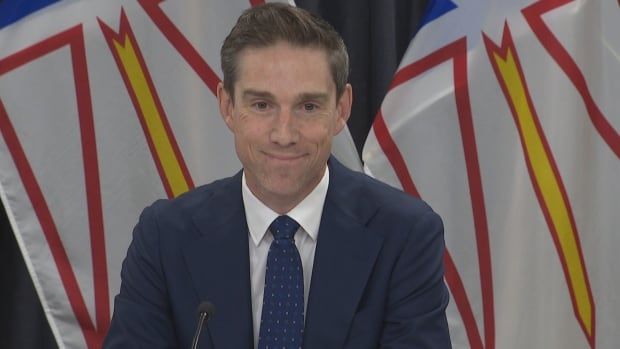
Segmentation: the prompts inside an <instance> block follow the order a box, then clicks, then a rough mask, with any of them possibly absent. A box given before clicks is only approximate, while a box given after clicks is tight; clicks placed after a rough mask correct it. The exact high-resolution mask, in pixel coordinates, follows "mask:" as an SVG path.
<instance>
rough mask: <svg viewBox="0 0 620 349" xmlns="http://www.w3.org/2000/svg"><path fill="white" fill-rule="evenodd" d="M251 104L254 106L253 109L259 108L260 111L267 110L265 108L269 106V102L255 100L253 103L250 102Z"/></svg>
mask: <svg viewBox="0 0 620 349" xmlns="http://www.w3.org/2000/svg"><path fill="white" fill-rule="evenodd" d="M252 106H253V107H254V109H256V110H260V111H263V110H267V108H269V104H267V102H263V101H260V102H255V103H254V104H252Z"/></svg>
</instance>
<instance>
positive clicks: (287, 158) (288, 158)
mask: <svg viewBox="0 0 620 349" xmlns="http://www.w3.org/2000/svg"><path fill="white" fill-rule="evenodd" d="M263 154H264V155H265V156H267V157H268V158H270V159H273V160H277V161H283V162H293V161H296V160H300V159H301V158H303V157H304V156H306V154H301V155H296V154H274V153H267V152H263Z"/></svg>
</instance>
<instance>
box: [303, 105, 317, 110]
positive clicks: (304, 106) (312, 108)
mask: <svg viewBox="0 0 620 349" xmlns="http://www.w3.org/2000/svg"><path fill="white" fill-rule="evenodd" d="M303 108H304V111H315V110H317V109H318V108H319V107H318V106H317V105H316V104H314V103H304V105H303Z"/></svg>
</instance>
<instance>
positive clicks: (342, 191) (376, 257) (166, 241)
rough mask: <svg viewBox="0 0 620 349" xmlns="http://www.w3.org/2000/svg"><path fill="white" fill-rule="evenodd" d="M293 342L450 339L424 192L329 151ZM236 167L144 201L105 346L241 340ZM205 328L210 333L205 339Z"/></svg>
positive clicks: (415, 343)
mask: <svg viewBox="0 0 620 349" xmlns="http://www.w3.org/2000/svg"><path fill="white" fill-rule="evenodd" d="M329 168H330V172H329V173H330V182H329V189H328V191H327V197H326V200H325V205H324V210H323V215H322V218H321V225H320V228H319V235H318V241H317V247H316V252H315V257H314V268H313V272H312V281H311V283H310V295H309V296H308V305H307V311H306V320H305V332H304V340H303V343H304V345H303V347H304V348H305V349H315V348H316V349H329V348H352V349H363V348H378V347H381V348H450V338H449V334H448V326H447V321H446V316H445V308H446V306H447V304H448V298H449V296H448V291H447V288H446V286H445V284H444V281H443V251H444V240H443V226H442V222H441V219H440V218H439V216H438V215H437V214H435V213H434V212H433V211H432V210H431V208H430V207H429V206H428V205H426V204H425V203H424V202H422V201H420V200H418V199H415V198H413V197H411V196H409V195H407V194H404V193H402V192H400V191H398V190H396V189H394V188H392V187H389V186H388V185H385V184H383V183H380V182H378V181H376V180H374V179H372V178H370V177H368V176H366V175H364V174H361V173H357V172H353V171H351V170H349V169H346V168H345V167H344V166H343V165H341V164H340V163H338V162H337V161H336V160H335V159H334V158H333V157H332V158H331V159H330V160H329ZM248 236H249V234H248V227H247V224H246V219H245V212H244V207H243V200H242V197H241V172H239V173H237V174H236V175H235V176H233V177H230V178H226V179H222V180H219V181H216V182H213V183H211V184H208V185H205V186H202V187H199V188H197V189H195V190H192V191H190V192H188V193H186V194H184V195H181V196H180V197H178V198H176V199H174V200H161V201H157V202H155V203H154V204H153V205H151V206H150V207H148V208H146V209H145V210H144V212H143V213H142V215H141V217H140V221H139V223H138V224H137V226H136V228H135V230H134V235H133V241H132V243H131V245H130V247H129V250H128V252H127V257H126V259H125V261H124V262H123V268H122V272H121V277H122V284H121V290H120V293H119V295H118V296H116V298H115V303H114V315H113V318H112V322H111V325H110V329H109V332H108V336H107V338H106V340H105V343H104V347H105V348H189V347H190V344H191V341H192V337H193V334H194V330H195V328H196V319H197V316H196V315H197V314H196V308H197V306H198V305H199V304H200V302H201V301H204V300H208V301H210V302H212V303H213V304H214V305H215V307H216V309H217V311H216V314H215V315H214V316H213V318H212V319H211V320H209V322H208V328H209V332H206V331H203V335H202V338H201V340H200V346H201V348H210V340H212V341H213V343H214V346H215V348H218V349H223V348H233V349H237V348H240V349H251V348H253V342H254V341H253V331H252V306H251V290H250V262H249V251H248ZM209 336H211V338H208V337H209Z"/></svg>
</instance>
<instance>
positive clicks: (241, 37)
mask: <svg viewBox="0 0 620 349" xmlns="http://www.w3.org/2000/svg"><path fill="white" fill-rule="evenodd" d="M279 41H284V42H287V43H289V44H291V45H295V46H301V47H316V48H319V49H322V50H325V51H326V53H327V57H328V62H329V66H330V70H331V74H332V78H333V80H334V82H335V84H336V96H337V97H338V98H340V96H341V95H342V92H343V91H344V87H345V85H346V83H347V79H348V77H349V55H348V54H347V48H346V46H345V45H344V42H343V41H342V38H341V37H340V35H339V34H338V32H336V30H335V29H334V28H333V27H332V26H331V25H330V24H329V23H327V22H326V21H325V20H323V19H321V18H320V17H318V16H316V15H314V14H312V13H310V12H308V11H306V10H303V9H301V8H298V7H294V6H291V5H288V4H284V3H268V4H264V5H260V6H257V7H252V8H249V9H247V10H245V11H244V12H243V14H241V16H240V17H239V19H238V20H237V23H236V24H235V26H234V27H233V28H232V30H231V31H230V33H229V34H228V36H227V37H226V39H225V40H224V44H223V45H222V50H221V51H220V56H221V60H222V62H221V63H222V70H223V71H224V88H225V89H226V91H228V93H229V94H230V95H231V96H233V95H234V85H235V82H236V79H237V60H238V56H239V53H240V52H241V51H242V50H243V49H245V48H262V47H267V46H271V45H274V44H276V43H277V42H279Z"/></svg>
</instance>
